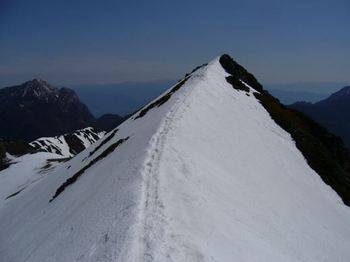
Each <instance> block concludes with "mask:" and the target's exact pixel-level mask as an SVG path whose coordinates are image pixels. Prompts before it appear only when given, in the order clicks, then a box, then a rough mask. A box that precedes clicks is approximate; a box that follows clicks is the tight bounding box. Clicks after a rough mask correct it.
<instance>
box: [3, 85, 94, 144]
mask: <svg viewBox="0 0 350 262" xmlns="http://www.w3.org/2000/svg"><path fill="white" fill-rule="evenodd" d="M93 121H94V116H93V115H92V114H91V113H90V111H89V109H88V108H87V107H86V106H85V105H84V104H83V103H81V102H80V100H79V98H78V96H77V95H76V94H75V92H74V91H73V90H71V89H69V88H56V87H53V86H51V85H50V84H48V83H47V82H45V81H43V80H38V79H34V80H32V81H28V82H25V83H23V84H21V85H18V86H12V87H5V88H2V89H0V137H1V138H5V139H10V140H13V139H23V140H26V141H31V140H33V139H35V138H38V137H42V136H54V135H60V134H64V133H67V132H72V131H74V130H77V129H80V128H84V127H87V126H89V125H91V123H92V122H93Z"/></svg>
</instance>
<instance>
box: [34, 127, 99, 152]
mask: <svg viewBox="0 0 350 262" xmlns="http://www.w3.org/2000/svg"><path fill="white" fill-rule="evenodd" d="M104 134H105V132H103V131H102V132H98V131H97V130H95V129H94V128H92V127H87V128H84V129H80V130H77V131H75V132H74V133H72V134H64V135H60V136H55V137H41V138H38V139H36V140H34V141H33V142H31V143H29V144H30V145H31V146H32V147H34V148H35V149H36V150H38V151H42V152H49V153H54V154H58V155H61V156H64V157H72V156H74V155H76V154H78V153H79V152H81V151H82V150H84V149H85V148H87V147H89V146H91V145H92V144H93V143H95V142H96V141H97V140H99V139H100V138H102V137H103V136H104Z"/></svg>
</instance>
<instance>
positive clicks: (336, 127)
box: [289, 86, 350, 146]
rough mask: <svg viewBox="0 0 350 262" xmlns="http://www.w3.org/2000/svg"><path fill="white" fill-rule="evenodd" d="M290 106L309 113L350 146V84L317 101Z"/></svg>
mask: <svg viewBox="0 0 350 262" xmlns="http://www.w3.org/2000/svg"><path fill="white" fill-rule="evenodd" d="M289 107H291V108H294V109H297V110H299V111H302V112H304V113H305V114H307V115H309V116H310V117H312V118H313V119H314V120H316V121H317V122H319V123H320V124H321V125H323V126H325V127H326V128H328V129H329V130H330V131H332V132H333V133H335V134H337V135H339V136H340V137H342V138H343V140H344V141H345V143H346V144H347V145H348V146H350V86H346V87H344V88H343V89H341V90H339V91H338V92H335V93H333V94H332V95H331V96H329V97H328V98H326V99H324V100H321V101H319V102H317V103H309V102H296V103H294V104H292V105H290V106H289Z"/></svg>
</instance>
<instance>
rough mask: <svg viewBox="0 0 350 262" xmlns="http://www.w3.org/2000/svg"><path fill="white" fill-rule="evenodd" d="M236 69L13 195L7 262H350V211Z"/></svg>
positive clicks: (215, 65)
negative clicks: (235, 80)
mask: <svg viewBox="0 0 350 262" xmlns="http://www.w3.org/2000/svg"><path fill="white" fill-rule="evenodd" d="M225 76H227V73H226V72H225V71H224V69H223V68H222V67H221V65H220V63H219V61H218V59H215V60H214V61H212V62H211V63H209V64H208V65H207V66H204V67H202V68H200V69H198V70H197V71H195V72H194V73H192V74H191V75H190V77H189V78H188V79H187V81H186V82H185V83H184V84H183V85H182V86H180V87H179V88H177V89H176V91H175V92H172V93H171V95H169V94H168V93H166V94H164V95H165V96H161V98H162V100H159V99H156V102H157V101H158V102H159V101H161V102H159V103H155V106H152V107H148V110H147V112H146V113H145V115H143V116H142V117H138V116H140V112H139V113H136V114H135V115H134V116H133V117H131V118H130V119H128V120H127V121H125V122H124V123H123V124H121V125H120V126H119V127H118V130H115V131H114V132H115V133H113V131H112V132H110V133H109V134H106V135H105V136H104V138H103V139H101V140H99V142H97V143H95V144H93V145H92V146H90V147H88V148H87V149H86V150H84V151H83V152H81V153H80V154H78V155H77V156H75V157H74V158H73V159H71V160H70V161H68V162H66V163H64V164H61V165H60V166H59V167H57V168H55V169H53V170H52V171H51V172H50V173H49V174H48V175H46V176H45V177H44V178H43V179H40V180H39V181H37V182H36V183H35V184H34V185H33V186H31V187H28V188H26V190H23V191H22V192H19V193H18V194H17V195H15V196H13V197H11V198H9V199H6V200H3V199H2V201H3V202H4V204H3V206H0V261H4V262H22V261H26V262H29V261H32V262H38V261H128V262H129V261H130V262H134V261H147V262H148V261H149V262H151V261H247V262H248V261H249V262H251V261H331V262H335V261H342V262H343V261H344V262H345V261H350V248H349V247H350V210H349V208H348V207H347V206H345V205H344V204H343V203H342V201H341V199H340V198H339V197H338V195H337V194H336V193H335V192H334V191H333V190H332V189H331V188H330V187H329V186H327V185H326V184H324V183H323V181H322V180H321V178H320V177H319V176H318V174H316V173H315V172H314V171H313V170H312V169H311V168H310V167H309V166H308V165H307V163H306V161H305V159H304V158H303V156H302V154H301V153H300V152H299V151H298V150H297V148H296V146H295V143H294V141H293V140H292V139H291V137H290V135H289V134H288V133H287V132H285V131H284V130H283V129H281V128H280V127H279V126H278V125H277V124H276V123H275V122H274V121H273V120H272V119H271V118H270V116H269V114H268V113H267V112H266V110H265V109H264V108H263V107H262V106H261V105H260V103H259V101H257V100H256V98H255V97H254V96H253V95H252V93H253V92H255V91H254V90H253V89H250V92H249V93H246V92H244V91H238V90H236V89H233V88H232V86H231V85H230V84H228V83H227V82H226V80H225ZM167 94H168V95H167ZM165 97H166V98H167V99H165ZM150 105H152V103H151V104H150ZM126 138H128V139H127V140H123V142H122V143H120V144H117V142H118V141H121V140H122V139H126ZM10 171H11V169H7V170H5V171H2V172H0V178H1V176H4V175H8V174H7V173H6V172H10ZM11 172H12V171H11ZM78 174H79V176H78ZM74 176H75V177H77V179H76V180H75V181H74V180H73V179H70V178H72V177H74ZM66 181H69V185H67V186H66V187H65V188H64V190H63V191H62V192H60V193H59V194H58V195H57V197H55V198H54V199H53V200H52V201H51V202H49V200H50V199H52V198H53V196H54V195H55V193H56V192H57V189H58V188H59V187H60V186H61V185H63V184H64V183H65V182H66ZM1 183H2V181H1ZM4 188H5V186H3V185H2V186H1V187H0V190H1V191H2V192H1V194H0V196H1V197H3V196H4V195H7V194H8V193H9V192H6V194H3V190H5V189H4ZM12 193H15V192H12Z"/></svg>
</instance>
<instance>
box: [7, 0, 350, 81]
mask: <svg viewBox="0 0 350 262" xmlns="http://www.w3.org/2000/svg"><path fill="white" fill-rule="evenodd" d="M224 52H227V53H230V54H231V55H232V56H233V57H234V58H235V59H236V60H237V61H238V62H239V63H241V64H242V65H243V66H245V67H246V68H247V69H248V70H249V71H251V72H252V73H253V74H254V75H256V76H257V77H258V78H259V80H260V81H261V82H262V83H264V84H273V83H291V82H298V81H306V82H308V81H310V82H334V81H335V82H349V81H350V0H239V1H235V0H230V1H219V0H216V1H215V0H201V1H180V0H176V1H175V0H172V1H168V0H161V1H158V0H149V1H145V0H144V1H133V0H128V1H117V0H114V1H112V0H106V1H103V0H100V1H98V0H95V1H92V0H82V1H78V0H57V1H48V0H0V86H5V85H12V84H17V83H21V82H23V81H26V80H28V79H32V78H35V77H37V78H43V79H45V80H48V81H49V82H52V83H54V84H59V85H63V84H64V85H71V84H78V83H79V84H80V83H111V82H122V81H130V80H136V81H146V80H154V79H178V78H180V77H181V76H183V75H184V73H186V72H187V71H189V70H191V69H192V68H193V67H194V66H196V65H198V64H202V63H204V62H207V61H208V60H210V59H212V58H214V57H216V56H218V55H220V54H222V53H224Z"/></svg>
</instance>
